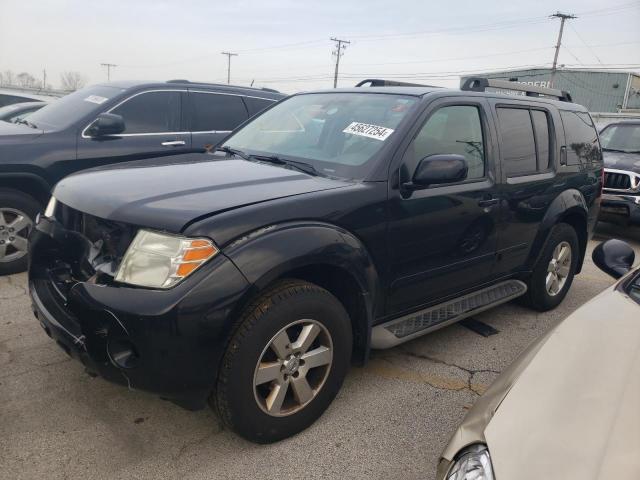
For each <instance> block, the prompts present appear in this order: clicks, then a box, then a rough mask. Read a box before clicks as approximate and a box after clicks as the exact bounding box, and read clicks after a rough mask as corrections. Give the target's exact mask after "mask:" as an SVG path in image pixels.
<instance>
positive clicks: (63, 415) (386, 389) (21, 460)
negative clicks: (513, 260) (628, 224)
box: [0, 226, 640, 480]
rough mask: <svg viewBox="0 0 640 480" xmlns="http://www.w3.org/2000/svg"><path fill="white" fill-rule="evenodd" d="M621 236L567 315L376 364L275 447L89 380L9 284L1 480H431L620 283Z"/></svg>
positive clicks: (0, 301)
mask: <svg viewBox="0 0 640 480" xmlns="http://www.w3.org/2000/svg"><path fill="white" fill-rule="evenodd" d="M607 236H616V237H619V238H624V239H626V240H627V241H629V242H631V243H632V244H633V246H634V248H635V249H636V252H637V253H640V233H639V232H638V231H635V230H630V229H623V228H618V227H612V226H604V227H601V228H600V229H599V231H598V234H597V236H596V239H595V240H594V241H592V242H591V243H590V245H589V259H588V260H587V261H586V264H585V268H584V270H583V273H582V274H581V275H580V276H578V277H577V279H576V281H575V282H574V284H573V287H572V289H571V291H570V292H569V295H568V297H567V298H566V300H565V301H564V303H563V304H562V305H561V306H560V307H559V308H558V309H556V310H555V311H552V312H549V313H545V314H538V313H534V312H531V311H528V310H526V309H524V308H522V307H520V306H518V305H516V304H507V305H504V306H501V307H498V308H497V309H494V310H491V311H488V312H485V313H483V314H481V315H478V316H477V317H476V318H477V319H478V320H481V321H483V322H485V323H487V324H489V325H491V326H493V327H494V328H496V329H497V330H499V332H500V333H499V334H497V335H493V336H490V337H486V338H485V337H482V336H480V335H478V334H477V333H474V332H472V331H470V330H468V329H466V328H464V327H461V326H459V325H453V326H451V327H448V328H445V329H443V330H440V331H438V332H436V333H434V334H432V335H429V336H427V337H423V338H420V339H417V340H414V341H412V342H410V343H407V344H405V345H402V346H400V347H397V348H394V349H391V350H387V351H379V352H374V354H373V357H372V360H371V362H370V363H369V364H368V365H367V366H366V367H364V368H355V367H354V368H352V370H351V372H350V374H349V375H348V377H347V380H346V382H345V385H344V387H343V389H342V391H341V393H340V394H339V396H338V398H337V399H336V401H335V402H334V403H333V405H332V406H331V407H330V408H329V410H328V411H327V413H326V414H325V415H324V416H323V417H322V418H321V419H320V420H319V421H318V422H317V423H316V424H315V425H313V426H312V427H311V428H309V429H308V430H307V431H305V432H303V433H302V434H300V435H297V436H296V437H294V438H290V439H288V440H285V441H282V442H280V443H278V444H275V445H268V446H258V445H253V444H251V443H248V442H246V441H244V440H242V439H241V438H239V437H237V436H236V435H234V434H233V433H231V432H228V431H225V430H224V429H222V428H221V425H220V423H219V422H218V420H217V419H216V417H215V416H214V415H213V414H212V413H211V412H210V411H208V410H204V411H200V412H195V413H194V412H188V411H185V410H182V409H180V408H179V407H177V406H175V405H173V404H171V403H168V402H165V401H162V400H160V399H159V398H156V397H154V396H153V395H150V394H146V393H143V392H136V391H128V390H127V389H126V388H123V387H119V386H115V385H111V384H109V383H107V382H105V381H103V380H101V379H100V378H91V377H89V376H88V375H86V374H85V373H84V371H83V368H82V367H81V365H80V364H79V363H76V362H75V361H72V360H70V359H69V358H68V357H67V356H66V354H64V353H63V352H62V350H60V349H59V348H58V347H57V346H56V345H55V344H54V342H52V341H51V340H50V339H49V338H48V337H47V336H46V334H45V333H44V332H43V331H42V329H41V328H40V326H39V324H38V323H37V322H36V321H35V319H34V318H33V316H32V314H31V311H30V307H29V299H28V296H27V295H26V293H25V283H26V276H25V275H24V274H21V275H14V276H10V277H0V306H1V308H0V478H6V479H27V478H29V479H31V478H46V479H50V480H53V479H62V478H91V479H100V478H123V479H124V478H126V479H133V478H145V479H146V478H148V479H154V480H157V479H160V478H163V479H169V478H181V479H195V478H203V479H204V478H207V479H212V478H216V479H229V478H234V479H235V478H255V479H272V478H274V479H275V478H279V479H288V478H302V477H304V478H307V479H311V478H349V479H359V478H363V479H364V478H376V479H377V478H380V479H385V480H388V479H395V478H403V479H421V480H423V479H427V480H428V479H431V478H433V476H434V472H435V465H436V460H437V458H438V455H439V454H440V452H441V450H442V448H443V446H444V444H445V443H446V442H447V440H448V438H449V436H450V435H451V433H452V432H453V430H454V429H455V428H456V426H457V425H458V423H459V422H460V420H461V419H462V417H463V416H464V414H465V412H466V410H467V409H468V408H469V406H470V405H471V404H473V402H474V400H475V399H476V398H477V395H478V394H479V393H481V392H483V391H484V390H485V389H486V388H487V386H488V385H490V384H491V382H492V381H493V380H494V379H495V377H496V376H497V375H498V373H499V372H500V371H501V370H502V369H503V368H504V367H505V366H506V365H508V364H509V363H510V362H511V361H512V360H513V359H514V358H515V357H516V356H517V355H518V353H519V352H520V351H522V350H523V349H524V348H525V347H526V346H527V344H529V343H530V342H531V341H532V340H534V339H535V338H536V337H538V336H540V335H541V334H542V333H544V332H545V331H546V330H548V329H549V328H551V327H552V326H554V325H555V324H557V322H559V321H560V320H562V319H563V318H564V317H566V316H567V315H568V314H569V313H571V312H572V311H573V310H575V309H576V308H577V307H579V306H580V305H582V304H583V303H584V302H585V301H587V300H589V299H591V298H592V297H594V296H595V295H596V294H597V293H599V292H600V291H602V290H603V289H604V288H606V287H607V286H608V285H610V284H611V283H612V282H613V281H612V279H610V278H609V277H607V276H606V275H605V274H603V273H601V272H600V271H599V270H597V269H596V268H595V267H594V265H593V264H592V262H591V260H590V254H591V249H592V248H593V247H594V246H595V245H596V243H597V241H599V240H601V239H603V238H605V237H607Z"/></svg>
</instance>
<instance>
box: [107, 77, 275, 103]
mask: <svg viewBox="0 0 640 480" xmlns="http://www.w3.org/2000/svg"><path fill="white" fill-rule="evenodd" d="M99 85H100V86H104V87H116V88H122V89H125V90H129V89H136V90H138V89H142V88H176V89H177V88H192V89H204V90H216V91H222V92H229V93H240V94H244V95H248V96H256V97H264V98H272V99H280V98H283V97H285V96H286V94H284V93H281V92H278V91H277V90H272V89H266V88H255V87H245V86H241V85H228V84H221V83H205V82H190V81H189V80H169V81H166V82H158V81H141V80H119V81H115V82H109V83H101V84H99Z"/></svg>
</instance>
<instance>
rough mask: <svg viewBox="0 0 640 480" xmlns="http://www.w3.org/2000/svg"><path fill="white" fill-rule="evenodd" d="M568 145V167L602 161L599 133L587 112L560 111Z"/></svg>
mask: <svg viewBox="0 0 640 480" xmlns="http://www.w3.org/2000/svg"><path fill="white" fill-rule="evenodd" d="M560 117H561V118H562V125H563V126H564V136H565V141H566V144H567V165H580V164H587V163H592V162H598V161H600V158H601V154H600V145H599V144H598V133H597V131H596V127H595V126H594V125H593V122H592V121H591V117H590V116H589V114H588V113H585V112H572V111H567V110H561V111H560Z"/></svg>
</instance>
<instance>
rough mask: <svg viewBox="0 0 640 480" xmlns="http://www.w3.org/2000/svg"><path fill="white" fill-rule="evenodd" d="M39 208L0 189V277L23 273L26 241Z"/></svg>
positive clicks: (30, 200)
mask: <svg viewBox="0 0 640 480" xmlns="http://www.w3.org/2000/svg"><path fill="white" fill-rule="evenodd" d="M40 208H41V207H40V204H39V203H38V202H37V201H36V200H35V199H34V198H33V197H31V196H29V195H26V194H24V193H21V192H18V191H15V190H8V189H0V275H6V274H9V273H19V272H23V271H24V270H26V269H27V262H28V250H27V246H28V241H27V238H28V237H29V233H30V232H31V229H32V228H33V224H34V221H35V218H36V215H37V214H38V211H40Z"/></svg>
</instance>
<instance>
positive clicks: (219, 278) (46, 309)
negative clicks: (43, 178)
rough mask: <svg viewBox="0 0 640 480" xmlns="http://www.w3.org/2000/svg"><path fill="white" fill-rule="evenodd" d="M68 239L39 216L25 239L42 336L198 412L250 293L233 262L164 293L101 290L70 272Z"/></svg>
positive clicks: (218, 261) (103, 370)
mask: <svg viewBox="0 0 640 480" xmlns="http://www.w3.org/2000/svg"><path fill="white" fill-rule="evenodd" d="M65 236H66V235H65V230H64V229H62V228H61V227H60V225H59V224H56V222H52V221H51V220H48V219H41V220H40V221H39V222H38V224H37V226H36V228H35V229H34V232H33V233H32V237H31V239H30V255H31V262H30V267H29V293H30V295H31V299H32V305H33V311H34V314H35V316H36V318H37V319H38V321H39V322H40V324H41V325H42V326H43V328H44V330H45V332H46V333H47V334H48V335H49V336H50V337H51V338H53V339H54V340H55V341H56V343H57V344H58V345H59V346H60V347H61V348H62V349H63V350H64V351H65V352H67V353H68V354H69V355H70V356H71V357H73V358H75V359H77V360H79V361H80V362H82V364H83V365H84V366H85V367H86V369H87V370H88V371H89V372H90V373H94V374H97V375H100V376H101V377H103V378H105V379H106V380H108V381H111V382H114V383H118V384H121V385H125V386H128V387H129V388H132V389H140V390H145V391H149V392H153V393H156V394H158V395H160V396H161V397H163V398H167V399H169V400H172V401H174V402H175V403H178V404H180V405H182V406H184V407H186V408H190V409H196V408H201V407H203V406H204V405H205V404H206V399H207V397H208V396H209V394H210V393H211V391H212V389H213V388H214V386H215V381H216V377H217V371H218V366H219V364H220V362H221V359H222V355H223V354H224V350H225V348H226V343H227V341H228V338H229V333H230V331H231V325H232V321H233V319H232V317H233V315H232V312H233V311H234V309H235V308H236V305H237V303H238V301H239V300H240V298H242V296H243V295H244V294H245V293H246V292H247V291H248V288H249V284H248V282H247V281H246V279H245V278H244V277H243V276H242V274H241V273H240V272H239V271H238V269H237V268H236V267H235V265H234V264H233V263H232V262H231V261H230V260H228V259H227V258H226V257H224V256H223V255H218V256H217V257H216V258H214V259H213V260H212V261H210V262H209V263H208V264H207V265H206V266H204V267H203V268H202V269H201V271H198V272H196V273H194V274H193V276H192V277H193V278H191V277H190V278H188V279H187V280H186V281H184V282H182V283H181V284H179V285H177V286H176V287H174V288H172V289H169V290H150V289H143V288H132V287H127V286H122V285H99V284H96V283H91V282H92V281H91V280H90V281H77V280H74V279H73V276H72V275H71V276H70V275H69V268H67V266H68V264H67V263H66V261H65V258H66V257H67V252H65V251H64V248H65V241H64V240H65Z"/></svg>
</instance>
